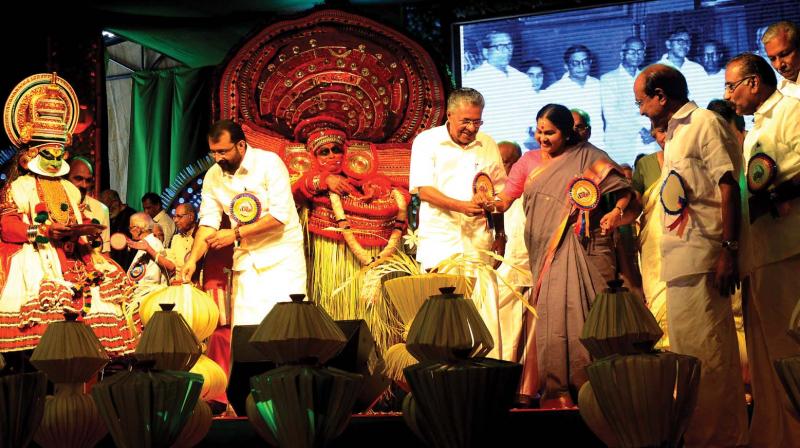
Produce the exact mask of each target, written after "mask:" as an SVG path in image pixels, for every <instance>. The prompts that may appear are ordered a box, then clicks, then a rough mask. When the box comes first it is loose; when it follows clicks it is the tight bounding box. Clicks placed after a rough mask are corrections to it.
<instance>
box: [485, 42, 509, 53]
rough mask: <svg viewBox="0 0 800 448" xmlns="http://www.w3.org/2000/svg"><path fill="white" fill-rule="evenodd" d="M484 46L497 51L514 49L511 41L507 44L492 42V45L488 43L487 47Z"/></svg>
mask: <svg viewBox="0 0 800 448" xmlns="http://www.w3.org/2000/svg"><path fill="white" fill-rule="evenodd" d="M486 48H491V49H492V50H494V51H499V50H506V51H511V50H513V49H514V44H512V43H507V44H494V45H489V46H488V47H486Z"/></svg>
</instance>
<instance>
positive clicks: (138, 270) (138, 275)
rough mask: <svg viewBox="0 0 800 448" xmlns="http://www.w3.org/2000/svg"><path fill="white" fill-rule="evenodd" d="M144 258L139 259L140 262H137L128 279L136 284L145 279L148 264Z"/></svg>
mask: <svg viewBox="0 0 800 448" xmlns="http://www.w3.org/2000/svg"><path fill="white" fill-rule="evenodd" d="M142 258H144V257H142ZM142 258H139V261H137V262H136V264H134V265H133V266H132V267H131V270H130V271H129V272H128V277H130V279H131V280H133V281H134V282H138V281H139V280H141V279H142V278H143V277H144V272H145V265H146V262H145V261H144V260H143V259H142Z"/></svg>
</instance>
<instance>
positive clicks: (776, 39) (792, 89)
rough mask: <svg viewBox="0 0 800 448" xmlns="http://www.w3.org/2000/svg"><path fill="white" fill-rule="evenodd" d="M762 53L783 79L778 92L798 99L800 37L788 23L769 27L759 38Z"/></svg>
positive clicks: (794, 26) (795, 29) (799, 97)
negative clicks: (762, 49) (761, 44)
mask: <svg viewBox="0 0 800 448" xmlns="http://www.w3.org/2000/svg"><path fill="white" fill-rule="evenodd" d="M761 42H762V43H763V44H764V51H765V52H766V53H767V58H768V59H769V61H770V63H772V67H773V68H774V69H775V70H776V71H777V72H778V73H780V75H781V76H782V77H783V78H782V79H781V80H780V82H779V83H778V90H780V91H781V93H782V94H783V95H784V96H791V97H794V98H798V99H800V84H798V82H800V79H798V76H800V35H799V34H798V33H797V26H796V25H795V24H794V23H792V22H789V21H781V22H777V23H774V24H772V25H770V26H769V27H768V28H767V31H765V32H764V35H763V36H762V37H761Z"/></svg>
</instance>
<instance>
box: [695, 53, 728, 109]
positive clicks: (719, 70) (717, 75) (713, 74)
mask: <svg viewBox="0 0 800 448" xmlns="http://www.w3.org/2000/svg"><path fill="white" fill-rule="evenodd" d="M702 48H703V52H702V53H701V54H700V57H701V60H700V61H701V62H702V63H703V70H705V72H706V77H705V79H704V80H703V81H702V83H701V84H700V85H699V87H698V88H697V92H693V97H692V99H693V100H694V102H695V103H697V105H698V106H700V107H702V108H706V109H707V108H708V103H710V102H711V100H715V99H720V98H722V95H723V90H724V87H725V70H724V67H723V65H722V51H721V50H722V47H721V46H720V44H719V43H718V42H717V41H714V40H709V41H706V42H705V43H704V44H703V46H702Z"/></svg>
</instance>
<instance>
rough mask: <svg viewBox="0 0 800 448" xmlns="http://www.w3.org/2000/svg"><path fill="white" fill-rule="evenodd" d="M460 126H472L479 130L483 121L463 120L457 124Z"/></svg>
mask: <svg viewBox="0 0 800 448" xmlns="http://www.w3.org/2000/svg"><path fill="white" fill-rule="evenodd" d="M459 123H460V124H461V126H465V127H466V126H469V125H472V126H474V127H476V128H479V127H481V126H482V125H483V120H470V119H469V118H465V119H463V120H461V121H460V122H459Z"/></svg>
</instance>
